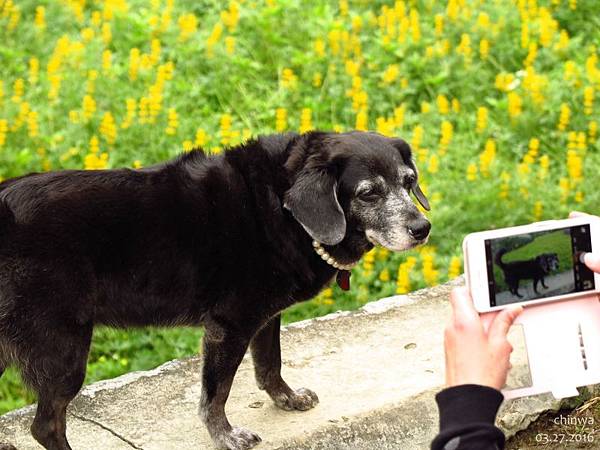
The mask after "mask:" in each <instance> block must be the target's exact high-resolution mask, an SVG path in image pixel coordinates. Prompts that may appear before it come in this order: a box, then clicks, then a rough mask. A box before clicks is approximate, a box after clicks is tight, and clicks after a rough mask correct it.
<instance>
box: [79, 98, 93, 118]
mask: <svg viewBox="0 0 600 450" xmlns="http://www.w3.org/2000/svg"><path fill="white" fill-rule="evenodd" d="M82 110H83V117H84V119H85V120H90V119H91V118H92V116H93V115H94V113H95V112H96V101H95V100H94V98H93V97H92V96H91V95H86V96H84V97H83V105H82Z"/></svg>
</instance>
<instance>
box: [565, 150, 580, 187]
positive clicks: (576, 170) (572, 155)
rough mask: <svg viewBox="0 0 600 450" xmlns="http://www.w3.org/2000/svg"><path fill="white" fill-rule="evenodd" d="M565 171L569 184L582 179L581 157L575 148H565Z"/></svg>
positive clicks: (572, 184)
mask: <svg viewBox="0 0 600 450" xmlns="http://www.w3.org/2000/svg"><path fill="white" fill-rule="evenodd" d="M567 171H568V173H569V179H570V181H571V186H575V185H576V184H578V183H579V182H580V181H581V180H583V159H582V158H581V156H580V155H579V154H578V153H577V151H576V150H567Z"/></svg>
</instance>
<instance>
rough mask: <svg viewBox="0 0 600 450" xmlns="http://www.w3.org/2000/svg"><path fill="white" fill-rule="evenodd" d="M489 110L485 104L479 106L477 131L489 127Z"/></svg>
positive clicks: (481, 131)
mask: <svg viewBox="0 0 600 450" xmlns="http://www.w3.org/2000/svg"><path fill="white" fill-rule="evenodd" d="M487 120H488V110H487V108H486V107H485V106H480V107H479V108H477V128H476V130H477V132H478V133H483V132H484V131H485V129H486V128H487Z"/></svg>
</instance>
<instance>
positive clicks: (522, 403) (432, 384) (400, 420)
mask: <svg viewBox="0 0 600 450" xmlns="http://www.w3.org/2000/svg"><path fill="white" fill-rule="evenodd" d="M460 282H461V280H460V279H459V280H457V281H455V282H454V283H452V284H457V283H460ZM452 284H447V285H443V286H439V287H436V288H432V289H427V290H422V291H418V292H415V293H413V294H411V295H409V296H396V297H392V298H389V299H384V300H380V301H378V302H373V303H370V304H367V305H365V307H363V308H362V310H360V311H356V312H353V313H336V314H332V315H329V316H326V317H324V318H319V319H314V320H310V321H305V322H299V323H296V324H293V325H291V326H288V327H286V328H285V329H284V330H283V331H282V357H283V364H284V368H283V375H284V378H285V379H286V380H287V381H288V383H289V384H290V385H291V386H292V387H293V388H298V387H308V388H310V389H312V390H314V391H315V392H317V394H318V395H319V398H320V404H319V405H318V406H317V407H316V408H315V409H313V410H310V411H307V412H286V411H281V410H279V409H277V408H275V406H274V405H273V404H272V402H271V401H270V399H269V398H268V396H267V395H266V394H265V393H264V392H262V391H260V390H258V388H257V387H256V384H255V382H254V376H253V369H252V362H251V360H250V357H249V355H246V357H245V358H244V361H243V362H242V365H241V367H240V369H239V370H238V373H237V375H236V378H235V381H234V385H233V389H232V392H231V396H230V398H229V401H228V403H227V407H226V409H227V413H228V417H229V419H230V421H231V423H232V424H234V425H239V426H244V427H246V428H250V429H251V430H253V431H255V432H257V433H258V434H259V435H260V436H261V437H262V438H263V442H262V444H260V445H259V446H258V447H257V448H258V449H280V450H291V449H298V450H303V449H307V450H308V449H311V450H317V449H323V450H325V449H364V450H371V449H372V450H375V449H402V450H404V449H413V448H414V449H425V448H427V447H428V446H429V442H430V441H431V439H432V438H433V436H434V435H435V434H436V431H437V426H438V418H437V409H436V406H435V402H434V395H435V393H436V392H437V391H439V390H440V389H441V388H442V385H443V379H444V374H443V367H444V363H443V330H444V326H445V324H446V322H447V320H448V318H449V314H450V308H449V303H448V301H447V299H448V293H449V290H450V288H451V286H452ZM515 348H516V350H515V357H514V361H513V364H514V365H515V378H514V379H515V380H516V382H521V383H522V382H523V381H525V382H526V381H527V376H526V373H525V371H524V369H523V370H521V369H519V367H520V366H523V362H524V360H523V357H524V356H523V353H521V354H519V351H520V350H519V348H521V351H523V348H522V346H521V347H520V346H519V345H518V344H515ZM200 367H201V361H200V359H198V358H192V359H188V360H183V361H173V362H170V363H167V364H165V365H163V366H161V367H159V368H157V369H155V370H153V371H149V372H140V373H132V374H128V375H125V376H123V377H120V378H117V379H114V380H109V381H105V382H101V383H96V384H94V385H91V386H87V387H86V388H85V389H84V390H83V391H82V393H81V394H80V395H79V396H78V397H77V398H76V399H75V401H74V402H73V403H72V405H71V407H70V409H69V420H68V437H69V440H70V442H71V445H72V447H73V448H74V450H83V449H90V450H92V449H100V448H101V449H106V450H112V449H119V450H121V449H130V448H138V449H144V450H154V449H156V450H159V449H160V450H170V449H173V450H175V449H177V450H186V449H211V448H213V447H212V443H211V441H210V439H209V437H208V433H207V432H206V430H205V429H204V427H203V426H202V424H201V423H200V420H199V419H198V415H197V408H198V406H197V405H198V399H199V396H200V388H201V385H200V376H199V374H200ZM558 406H559V402H557V401H555V400H553V399H552V398H551V397H536V398H534V399H520V400H517V401H513V402H510V403H508V404H507V405H505V406H504V407H503V410H502V413H501V414H500V416H499V424H500V425H501V426H503V427H504V428H505V429H506V430H507V431H508V433H509V435H510V434H514V433H515V432H516V431H519V430H521V429H524V428H525V427H527V426H528V425H529V423H530V422H531V421H532V420H535V418H537V416H538V415H539V414H541V413H542V412H544V411H546V410H548V409H556V408H558ZM33 412H34V410H33V408H31V407H30V408H26V409H24V410H20V411H17V412H14V413H11V414H8V415H6V416H3V417H0V442H6V441H8V442H11V443H13V444H14V445H16V446H17V448H18V449H19V450H29V449H39V448H40V447H39V446H38V445H37V444H36V443H35V442H34V441H33V439H32V438H31V437H30V435H29V425H30V423H31V420H32V418H33Z"/></svg>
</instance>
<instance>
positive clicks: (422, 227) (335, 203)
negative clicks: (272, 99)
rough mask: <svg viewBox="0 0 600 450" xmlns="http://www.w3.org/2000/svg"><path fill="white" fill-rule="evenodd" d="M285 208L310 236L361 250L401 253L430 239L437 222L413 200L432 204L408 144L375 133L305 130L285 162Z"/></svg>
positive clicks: (320, 240) (332, 244)
mask: <svg viewBox="0 0 600 450" xmlns="http://www.w3.org/2000/svg"><path fill="white" fill-rule="evenodd" d="M286 169H287V170H288V173H289V174H290V180H291V183H292V185H291V188H290V189H289V190H288V191H287V192H286V194H285V199H284V206H285V207H286V208H287V209H288V210H290V211H291V213H292V214H293V216H294V218H295V219H296V220H297V221H298V222H300V224H301V225H302V226H303V227H304V229H305V230H306V231H307V232H308V234H310V236H311V237H312V238H313V239H315V240H317V241H319V242H321V243H323V244H326V245H329V246H336V245H339V244H348V245H349V246H353V247H355V248H357V249H358V248H360V249H361V250H362V251H364V250H366V249H368V248H370V247H371V246H372V245H375V244H379V245H381V246H383V247H385V248H388V249H390V250H393V251H402V250H407V249H409V248H412V247H414V246H416V245H418V244H422V243H424V242H426V240H427V237H428V235H429V230H430V228H431V225H430V223H429V221H428V220H427V219H426V218H425V216H424V215H423V214H422V213H421V212H420V211H419V210H418V209H417V207H416V205H415V204H414V203H413V201H412V200H411V198H410V195H409V194H410V193H411V192H412V193H413V194H414V196H415V197H416V199H417V200H418V201H419V203H421V205H422V206H423V208H425V209H427V210H428V209H429V202H428V201H427V198H426V197H425V195H424V194H423V192H422V191H421V188H420V187H419V183H418V173H417V168H416V167H415V164H414V162H413V160H412V155H411V150H410V147H409V146H408V144H407V143H406V142H404V141H403V140H401V139H392V138H387V137H384V136H382V135H379V134H376V133H364V132H350V133H341V134H336V133H321V132H313V133H308V134H306V135H303V136H301V137H300V138H299V139H298V140H297V142H296V144H295V146H294V147H293V148H292V150H291V153H290V156H289V158H288V160H287V163H286Z"/></svg>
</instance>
